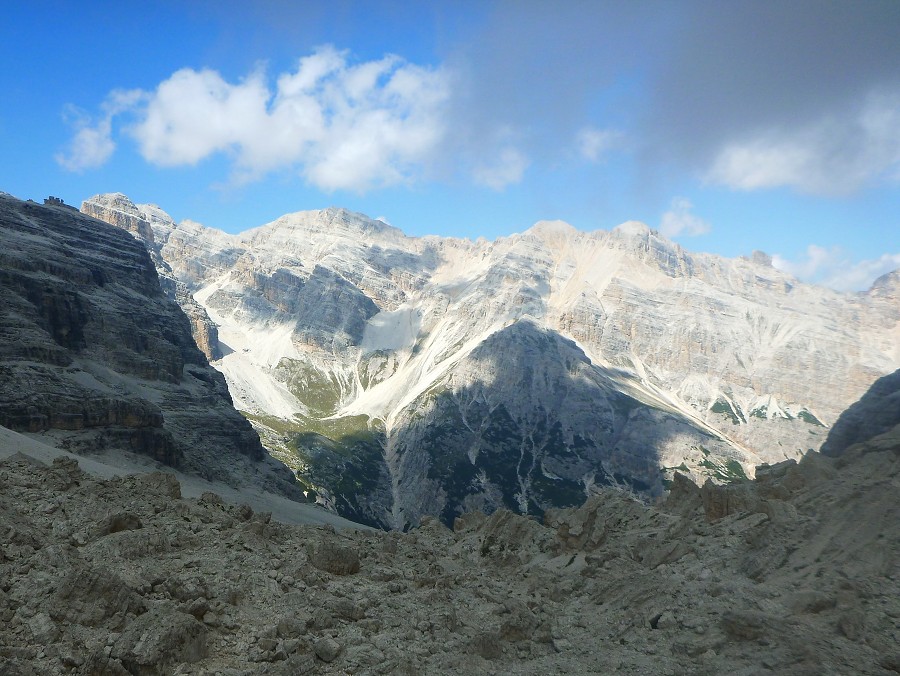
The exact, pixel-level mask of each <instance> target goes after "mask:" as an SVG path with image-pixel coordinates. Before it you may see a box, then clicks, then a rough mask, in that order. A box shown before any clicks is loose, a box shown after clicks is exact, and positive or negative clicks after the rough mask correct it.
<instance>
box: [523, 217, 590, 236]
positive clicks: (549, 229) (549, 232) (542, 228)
mask: <svg viewBox="0 0 900 676" xmlns="http://www.w3.org/2000/svg"><path fill="white" fill-rule="evenodd" d="M578 232H579V230H578V229H577V228H575V227H574V226H572V225H570V224H569V223H566V222H565V221H560V220H555V221H538V222H537V223H535V224H534V225H532V226H531V227H530V228H528V230H526V231H525V234H528V235H536V236H538V237H547V236H554V237H558V236H563V237H571V236H574V235H577V234H578Z"/></svg>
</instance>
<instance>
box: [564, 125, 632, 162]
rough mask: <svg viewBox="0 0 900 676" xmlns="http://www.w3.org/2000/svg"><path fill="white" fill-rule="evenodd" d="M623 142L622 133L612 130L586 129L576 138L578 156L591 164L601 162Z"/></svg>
mask: <svg viewBox="0 0 900 676" xmlns="http://www.w3.org/2000/svg"><path fill="white" fill-rule="evenodd" d="M621 140H622V134H621V132H618V131H615V130H612V129H597V128H596V127H584V128H583V129H581V130H580V131H579V132H578V134H576V136H575V146H576V148H577V149H578V154H579V155H580V156H581V157H583V158H584V159H586V160H588V161H589V162H599V161H600V160H602V159H604V156H605V155H606V154H607V153H608V152H609V151H610V150H613V149H614V148H615V147H616V146H617V145H618V144H619V143H620V142H621Z"/></svg>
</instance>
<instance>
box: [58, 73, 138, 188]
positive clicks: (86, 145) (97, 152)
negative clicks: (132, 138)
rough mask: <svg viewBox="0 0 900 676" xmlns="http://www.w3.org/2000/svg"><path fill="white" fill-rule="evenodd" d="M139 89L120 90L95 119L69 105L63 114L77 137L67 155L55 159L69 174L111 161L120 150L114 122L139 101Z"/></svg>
mask: <svg viewBox="0 0 900 676" xmlns="http://www.w3.org/2000/svg"><path fill="white" fill-rule="evenodd" d="M140 96H141V93H140V92H139V91H137V90H131V91H122V90H116V91H113V92H112V93H110V95H109V96H108V97H107V99H106V101H104V103H103V106H102V113H103V114H102V115H101V116H100V117H99V119H97V120H93V119H92V118H91V117H90V115H88V114H87V113H86V112H85V111H83V110H81V109H80V108H77V107H75V106H67V107H66V109H65V110H64V112H63V118H64V120H65V121H66V123H67V124H68V125H69V126H71V127H72V128H73V129H74V130H75V135H74V136H73V137H72V140H71V141H70V142H69V145H68V147H67V148H66V150H65V151H64V152H61V153H57V154H56V155H55V156H54V159H55V160H56V162H57V163H58V164H59V165H60V166H61V167H63V168H64V169H67V170H68V171H74V172H82V171H84V170H85V169H94V168H96V167H100V166H102V165H103V164H105V163H106V162H107V160H109V158H110V157H111V156H112V154H113V152H114V151H115V149H116V144H115V142H114V141H113V140H112V119H113V117H114V116H115V115H118V114H119V113H121V112H122V111H124V110H128V109H129V108H131V107H132V106H133V105H135V103H137V101H138V100H139V98H140Z"/></svg>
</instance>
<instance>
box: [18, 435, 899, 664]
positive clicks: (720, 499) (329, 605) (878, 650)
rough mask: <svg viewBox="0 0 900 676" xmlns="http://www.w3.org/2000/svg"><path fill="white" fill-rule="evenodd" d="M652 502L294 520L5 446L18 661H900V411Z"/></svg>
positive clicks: (149, 478)
mask: <svg viewBox="0 0 900 676" xmlns="http://www.w3.org/2000/svg"><path fill="white" fill-rule="evenodd" d="M756 477H757V478H756V480H755V481H748V482H743V483H740V484H736V485H731V486H719V485H715V484H713V483H712V482H708V483H706V484H705V485H704V486H703V487H702V488H698V487H697V486H696V485H695V484H693V483H692V482H691V481H689V480H688V479H687V478H685V477H684V476H683V475H681V474H676V475H675V479H674V483H673V488H672V491H671V493H670V495H669V497H668V499H667V500H666V502H665V503H664V504H662V505H660V506H658V507H648V506H646V505H643V504H641V503H639V502H637V501H635V500H634V499H633V498H632V497H630V496H629V495H628V494H626V493H623V492H621V491H616V490H611V489H603V490H601V491H599V492H598V494H596V495H594V496H593V497H591V498H590V499H589V500H588V501H587V502H586V503H584V504H583V505H582V506H580V507H579V508H577V509H565V510H551V511H548V512H547V514H546V515H545V518H544V521H543V523H539V522H537V521H535V520H533V519H529V518H526V517H523V516H519V515H516V514H514V513H512V512H509V511H507V510H498V511H496V512H494V513H493V514H492V515H490V516H485V515H484V514H481V513H478V512H474V513H469V514H466V515H464V516H462V517H460V518H459V519H457V520H456V522H455V524H454V528H453V529H452V530H450V529H447V528H446V527H444V526H443V525H441V524H440V523H439V522H438V521H437V520H435V519H426V520H425V521H424V523H423V524H422V525H421V526H420V527H419V528H417V529H415V530H412V531H411V532H408V533H400V532H396V531H395V532H361V531H354V530H342V531H337V532H336V531H334V529H332V528H328V527H325V528H322V527H304V526H287V525H284V524H281V523H277V522H275V521H273V520H272V519H271V518H270V515H269V514H266V513H254V512H253V510H252V509H250V508H249V507H247V506H246V505H244V506H229V505H226V504H225V503H223V501H222V500H221V499H220V498H219V497H218V496H217V495H215V494H213V493H207V494H204V495H203V496H201V497H200V498H199V499H184V498H182V497H181V494H180V487H179V485H178V482H177V481H175V480H174V478H173V477H171V476H170V475H166V474H161V473H156V474H147V475H139V476H133V477H126V478H113V479H110V480H101V479H97V478H94V477H92V476H90V475H87V474H85V473H84V472H82V471H81V470H80V469H79V467H78V465H77V463H76V462H75V461H74V460H71V459H67V458H60V459H58V460H56V461H54V462H53V464H52V465H51V466H46V465H42V464H40V463H36V462H35V461H34V460H32V459H31V458H29V457H27V456H24V455H21V454H20V455H16V456H13V457H11V458H9V459H8V460H6V461H3V462H0V620H2V621H0V659H2V661H3V666H4V670H5V671H4V673H9V674H15V675H19V674H21V675H32V674H41V675H44V674H70V673H77V674H91V675H98V676H105V675H112V674H115V675H117V676H118V675H122V676H125V675H127V674H141V675H149V674H173V673H174V674H197V675H201V674H229V675H231V676H238V675H244V674H247V675H249V674H263V673H268V674H285V675H287V674H299V673H309V674H345V673H359V674H387V673H408V674H423V673H424V674H459V673H466V674H501V673H502V674H512V673H515V674H546V673H579V674H606V673H621V674H646V673H655V674H672V675H674V674H710V675H712V674H721V673H730V674H735V675H737V676H750V675H751V674H754V675H758V674H770V673H771V674H776V673H777V674H789V675H790V674H795V675H798V676H799V675H800V674H846V673H854V674H890V673H900V650H898V645H900V532H898V524H900V501H898V500H897V487H898V485H900V427H894V428H892V430H890V431H888V432H887V433H884V434H882V435H880V436H878V437H876V438H875V439H869V440H866V441H862V443H855V444H851V445H850V446H849V447H848V448H847V449H846V450H844V451H843V453H842V454H841V455H840V456H839V457H837V458H829V457H826V456H823V455H819V454H818V453H811V454H808V455H807V456H806V457H804V458H803V459H802V460H801V461H800V462H799V463H798V462H796V461H793V460H788V461H784V462H782V463H779V464H777V465H772V466H763V467H760V468H758V470H757V473H756Z"/></svg>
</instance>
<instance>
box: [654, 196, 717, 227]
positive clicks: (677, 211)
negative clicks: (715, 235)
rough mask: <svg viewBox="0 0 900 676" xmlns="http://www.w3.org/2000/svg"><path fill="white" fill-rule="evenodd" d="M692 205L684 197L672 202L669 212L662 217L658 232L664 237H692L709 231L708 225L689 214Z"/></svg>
mask: <svg viewBox="0 0 900 676" xmlns="http://www.w3.org/2000/svg"><path fill="white" fill-rule="evenodd" d="M693 208H694V205H693V204H691V202H690V200H688V199H686V198H684V197H676V198H675V199H673V200H672V204H671V205H670V207H669V210H668V211H667V212H666V213H664V214H663V215H662V219H661V220H660V223H659V232H660V233H661V234H662V235H664V236H665V237H694V236H696V235H703V234H705V233H707V232H709V231H710V225H709V223H708V222H707V221H705V220H703V219H702V218H700V217H698V216H695V215H694V214H692V213H691V209H693Z"/></svg>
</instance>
